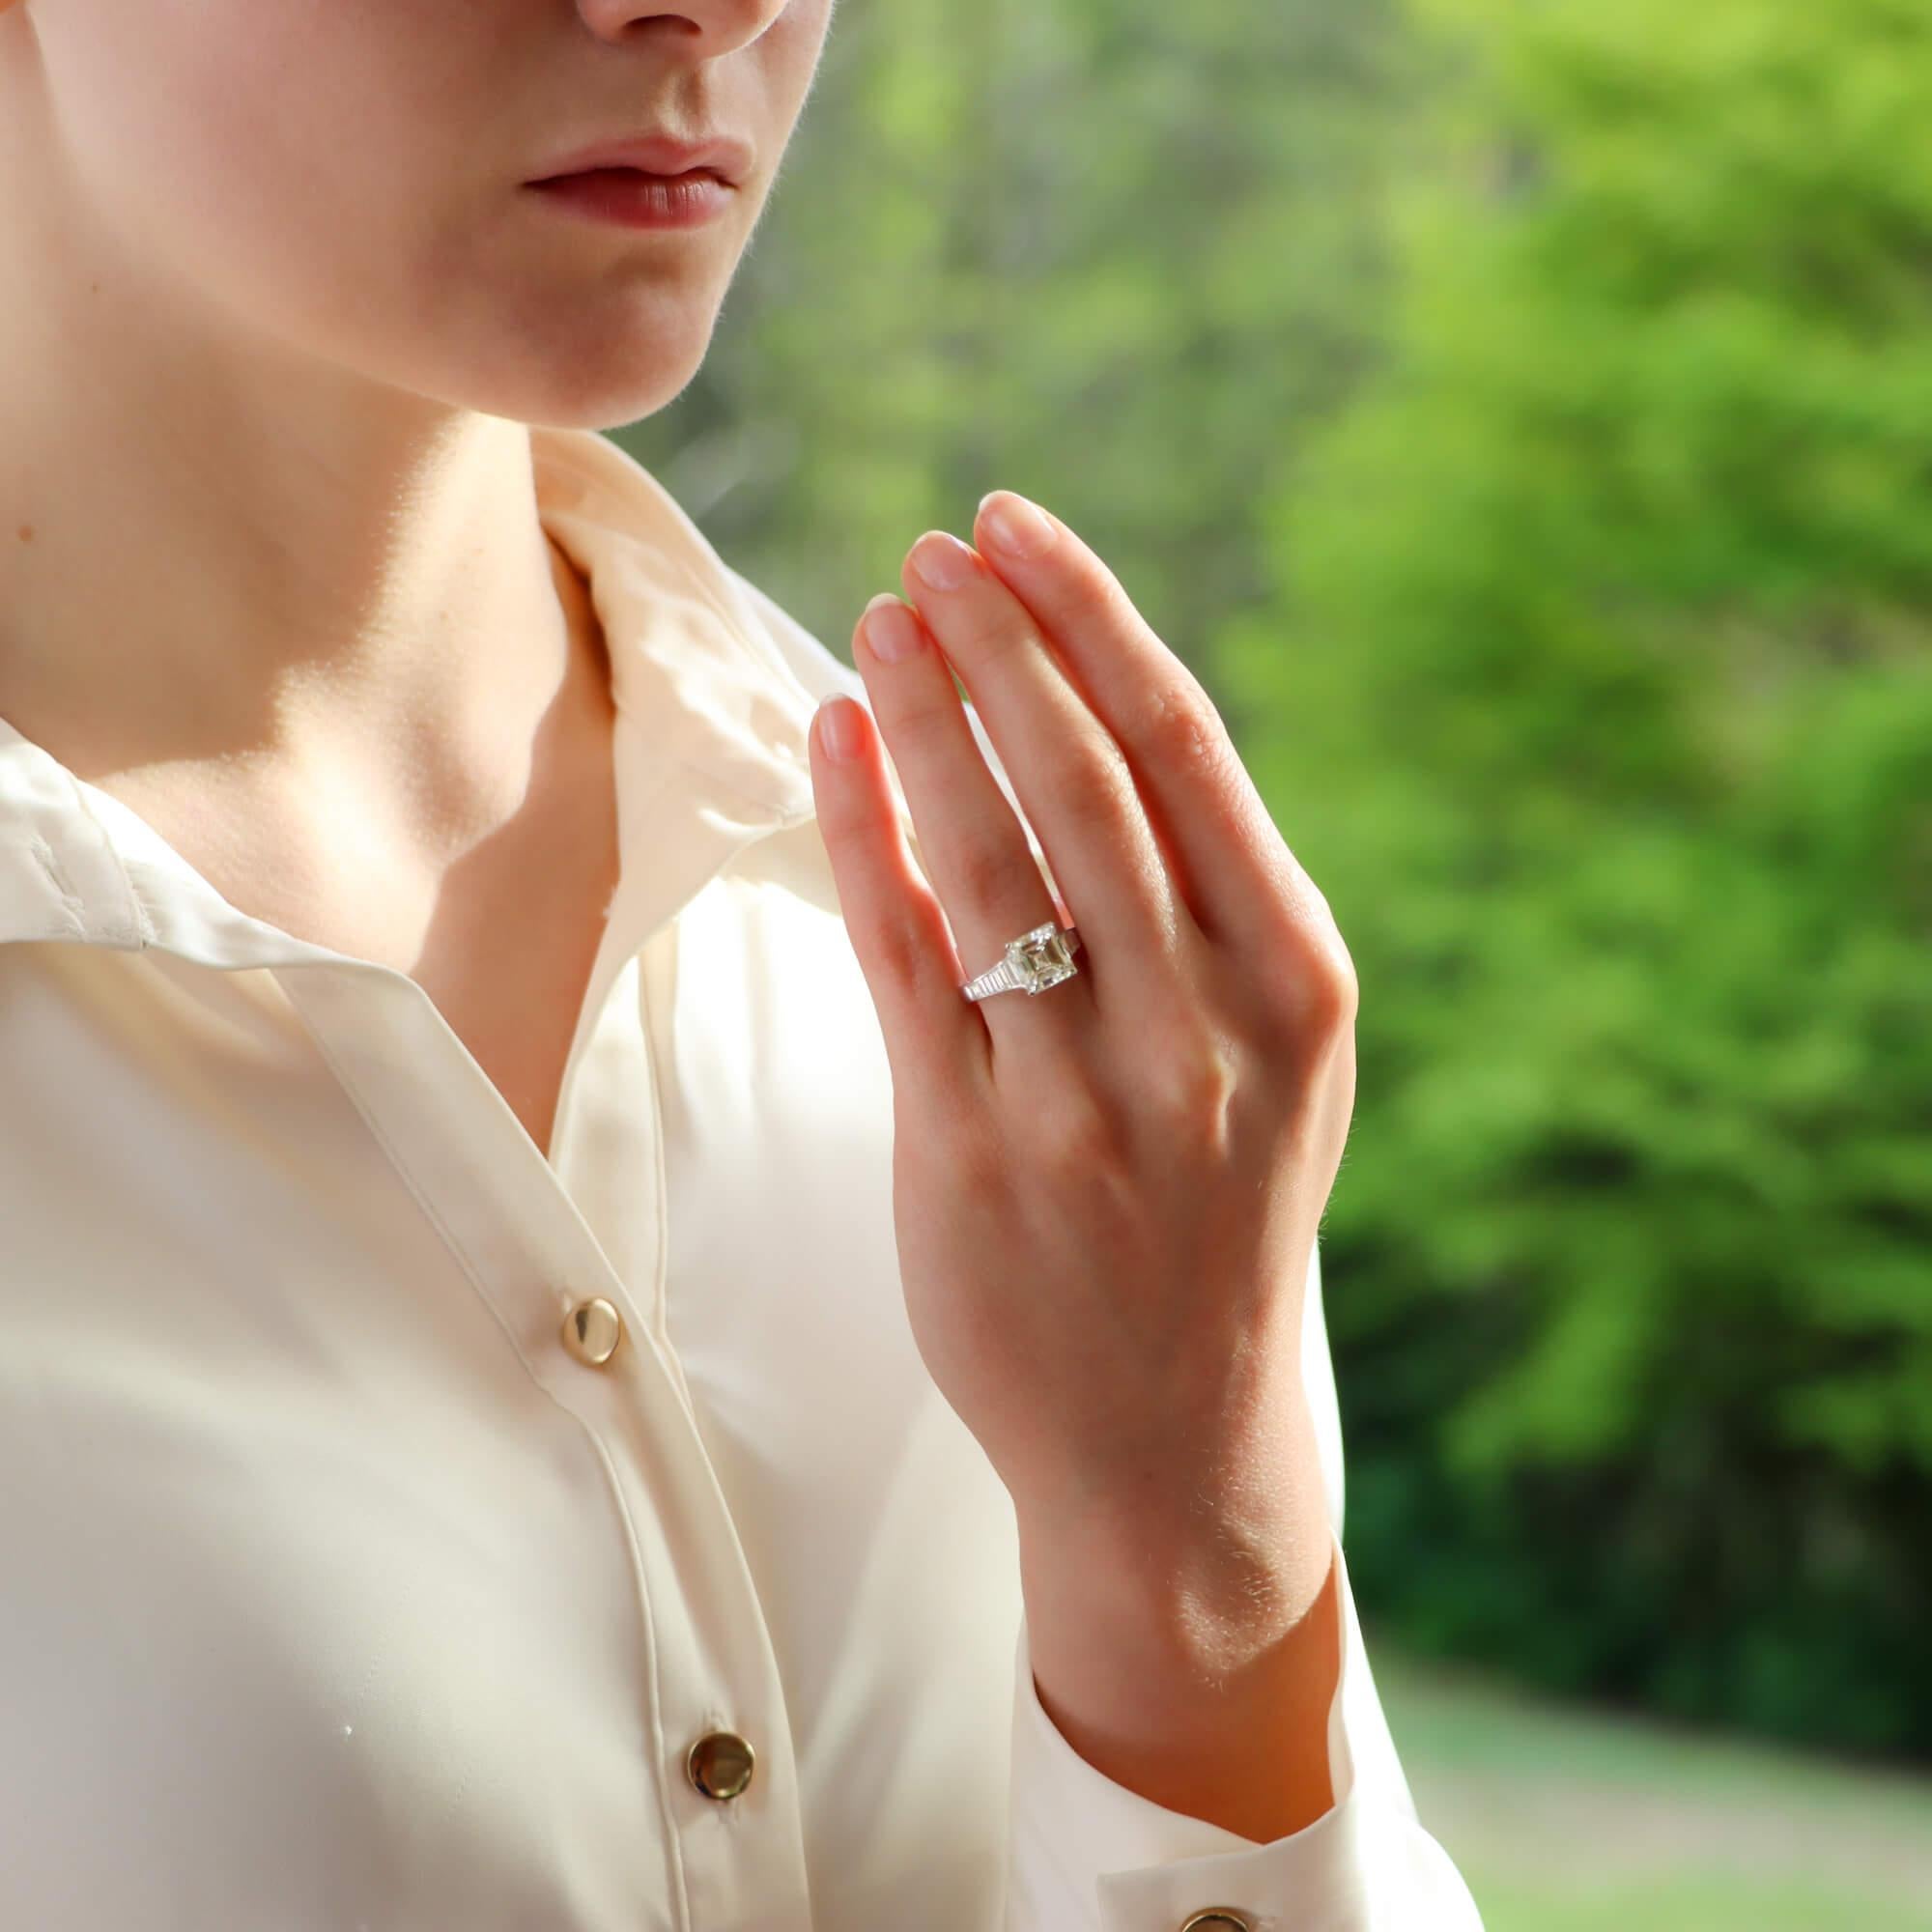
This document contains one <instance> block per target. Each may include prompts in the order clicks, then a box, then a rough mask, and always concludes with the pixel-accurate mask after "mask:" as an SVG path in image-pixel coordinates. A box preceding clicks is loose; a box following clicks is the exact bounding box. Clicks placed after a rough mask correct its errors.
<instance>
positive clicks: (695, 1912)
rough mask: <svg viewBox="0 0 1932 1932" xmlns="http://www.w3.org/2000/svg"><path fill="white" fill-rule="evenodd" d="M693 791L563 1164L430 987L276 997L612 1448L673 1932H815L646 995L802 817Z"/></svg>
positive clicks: (695, 776) (313, 962) (614, 942)
mask: <svg viewBox="0 0 1932 1932" xmlns="http://www.w3.org/2000/svg"><path fill="white" fill-rule="evenodd" d="M673 776H676V777H678V778H679V779H680V780H681V781H682V782H681V783H679V784H678V785H676V786H673V785H671V784H670V783H669V782H668V780H669V779H670V778H671V777H673ZM665 777H666V780H667V782H664V783H662V784H660V785H659V786H656V787H654V788H653V790H652V794H651V797H650V799H649V800H648V801H645V802H639V804H637V805H635V806H634V807H632V808H631V810H633V811H642V810H651V811H654V812H655V813H656V816H655V818H654V820H653V824H652V830H651V836H650V842H649V843H648V844H646V843H644V842H643V840H642V839H641V838H637V837H633V838H632V839H631V841H630V843H628V844H627V848H626V852H627V857H626V867H625V883H624V885H623V887H622V888H621V889H620V892H619V895H618V898H617V900H616V902H615V903H614V904H613V907H612V909H611V920H610V922H609V923H608V925H607V930H606V935H605V940H604V943H603V945H602V946H601V947H600V950H599V955H598V960H597V962H596V964H595V966H594V967H593V971H592V978H591V983H590V986H589V988H588V990H587V993H586V1005H585V1009H584V1011H583V1014H582V1018H581V1021H580V1025H579V1028H578V1031H577V1036H576V1037H575V1040H574V1042H573V1045H572V1049H571V1054H570V1059H569V1062H568V1065H567V1067H566V1073H565V1078H564V1082H563V1086H562V1090H561V1093H560V1095H559V1104H558V1114H557V1128H556V1132H555V1134H554V1154H555V1164H554V1165H553V1164H552V1162H551V1161H548V1160H546V1159H545V1158H544V1155H543V1153H542V1151H540V1150H539V1149H538V1148H537V1147H536V1146H535V1144H534V1143H533V1142H532V1141H531V1139H530V1137H529V1135H528V1134H527V1133H526V1131H525V1129H524V1127H523V1124H522V1122H520V1121H519V1120H518V1118H517V1116H516V1114H515V1113H514V1111H513V1110H512V1109H511V1108H510V1106H509V1105H508V1103H507V1102H506V1101H505V1100H504V1099H503V1098H502V1096H501V1094H499V1093H498V1092H497V1089H496V1087H495V1085H494V1084H493V1083H492V1082H491V1080H490V1079H489V1076H488V1075H487V1074H486V1073H485V1072H484V1071H483V1069H482V1068H481V1066H480V1065H478V1064H477V1062H476V1061H475V1059H474V1058H473V1057H472V1056H471V1054H470V1053H469V1049H468V1047H467V1046H466V1045H465V1044H464V1042H463V1041H462V1039H461V1038H460V1037H459V1036H458V1035H457V1034H456V1032H455V1031H454V1030H453V1029H452V1028H451V1027H450V1026H449V1025H448V1023H447V1022H446V1021H445V1020H444V1018H443V1017H442V1015H441V1013H440V1011H439V1010H438V1009H437V1008H436V1005H435V1003H434V1002H433V1001H432V1000H431V999H430V997H429V996H428V994H427V993H426V992H425V991H424V990H423V989H422V987H421V986H420V985H418V984H417V983H416V982H415V981H414V980H412V979H410V978H409V977H408V976H407V975H404V974H402V973H398V972H395V971H393V970H391V969H389V968H386V967H383V966H379V965H376V964H374V963H373V962H361V961H351V960H347V959H345V958H343V957H341V956H340V955H333V956H330V957H325V958H316V957H314V956H313V955H312V954H311V955H310V956H309V957H307V958H306V959H303V960H300V961H298V962H294V963H290V962H284V963H282V964H280V965H278V966H277V968H276V978H277V980H278V981H279V983H280V984H281V986H282V988H283V990H284V992H285V993H286V995H287V997H288V998H289V1000H290V1002H291V1004H292V1005H293V1006H294V1007H295V1009H297V1011H298V1013H299V1015H300V1016H301V1018H302V1020H303V1023H304V1025H305V1026H306V1028H307V1030H308V1031H309V1033H310V1034H311V1036H312V1037H313V1038H314V1040H315V1041H316V1044H317V1047H318V1050H319V1051H320V1052H321V1053H322V1054H323V1056H324V1057H325V1059H326V1060H327V1062H328V1064H329V1065H330V1067H331V1068H332V1070H333V1072H334V1073H335V1075H336V1077H337V1079H338V1080H339V1081H340V1083H341V1085H342V1088H343V1090H344V1092H345V1094H347V1095H348V1096H349V1098H350V1099H351V1100H352V1101H353V1103H354V1104H355V1107H356V1108H357V1109H358V1111H359V1112H360V1113H361V1115H362V1117H363V1119H364V1120H365V1121H366V1122H367V1124H368V1126H369V1129H370V1131H371V1132H372V1133H373V1134H374V1135H375V1136H376V1138H377V1139H378V1141H379V1142H380V1144H381V1145H382V1148H383V1150H384V1153H385V1154H386V1156H387V1158H388V1159H389V1161H390V1162H391V1164H392V1165H393V1167H394V1168H395V1170H396V1172H397V1174H398V1175H399V1176H400V1177H401V1178H402V1179H403V1180H404V1182H405V1183H406V1184H407V1186H408V1187H409V1188H410V1190H411V1192H412V1195H413V1196H414V1198H415V1199H416V1201H417V1202H418V1203H419V1204H420V1206H421V1208H422V1210H423V1212H424V1213H425V1214H426V1215H427V1216H428V1217H429V1218H430V1219H431V1221H432V1222H433V1223H434V1224H435V1226H436V1228H437V1230H438V1231H439V1233H440V1236H441V1238H442V1240H443V1241H444V1242H445V1243H446V1245H447V1247H448V1249H449V1251H450V1253H451V1254H452V1255H453V1256H454V1258H455V1259H456V1261H457V1262H458V1263H459V1264H460V1265H461V1267H462V1268H463V1270H464V1272H465V1273H466V1274H467V1276H468V1277H469V1281H470V1283H471V1284H472V1286H473V1288H474V1290H475V1292H476V1293H477V1294H478V1295H479V1296H480V1297H481V1299H482V1300H483V1301H484V1302H485V1303H486V1304H487V1305H488V1306H489V1308H490V1309H491V1311H492V1312H493V1314H494V1315H495V1317H496V1319H497V1321H498V1322H499V1323H500V1325H501V1326H502V1328H503V1330H504V1332H505V1334H506V1336H507V1338H508V1340H509V1342H510V1345H511V1346H512V1347H513V1348H514V1349H515V1350H517V1353H518V1355H519V1357H520V1359H521V1360H522V1362H523V1364H524V1366H525V1368H526V1370H527V1372H528V1373H529V1375H530V1376H531V1377H532V1378H533V1379H535V1380H536V1381H537V1382H538V1383H539V1384H540V1385H541V1386H542V1387H543V1388H544V1389H545V1390H546V1392H547V1393H549V1394H550V1395H551V1396H552V1397H553V1398H554V1400H555V1401H556V1402H558V1403H559V1404H560V1405H562V1406H564V1407H565V1408H566V1409H568V1410H569V1411H571V1412H572V1413H573V1414H575V1415H577V1416H578V1417H580V1418H581V1419H582V1422H583V1424H584V1425H585V1427H586V1428H587V1429H588V1430H589V1431H590V1432H591V1435H592V1437H593V1439H594V1441H595V1443H596V1444H597V1448H598V1453H599V1456H600V1459H601V1461H602V1463H603V1466H604V1469H605V1471H606V1475H607V1478H608V1481H609V1483H610V1486H611V1492H612V1495H613V1498H614V1500H615V1502H616V1504H617V1508H618V1515H619V1519H620V1520H621V1523H622V1533H623V1534H624V1535H625V1536H626V1537H627V1538H628V1540H629V1544H630V1551H631V1556H632V1566H633V1573H634V1576H635V1577H636V1583H637V1599H638V1615H639V1629H640V1635H641V1638H642V1641H643V1644H644V1646H645V1648H646V1652H647V1659H646V1662H647V1668H646V1672H645V1677H646V1681H647V1682H648V1684H649V1687H650V1688H649V1695H650V1698H651V1700H652V1702H653V1705H654V1709H653V1710H652V1711H650V1712H649V1713H646V1714H645V1716H646V1719H647V1731H648V1735H649V1736H650V1737H651V1738H652V1739H653V1740H654V1741H655V1747H656V1751H657V1758H658V1762H657V1765H656V1767H655V1771H656V1775H657V1780H658V1786H659V1789H660V1791H661V1793H662V1795H663V1813H664V1819H663V1827H664V1830H665V1832H666V1833H667V1837H668V1844H667V1853H668V1859H667V1866H668V1870H669V1872H670V1874H671V1877H672V1883H673V1886H674V1888H675V1891H676V1896H675V1898H674V1899H672V1900H670V1901H667V1902H666V1908H667V1912H668V1917H667V1918H666V1920H665V1922H666V1923H668V1924H675V1925H677V1926H678V1927H679V1928H681V1932H683V1928H693V1932H695V1928H699V1927H707V1926H715V1925H726V1924H729V1925H748V1926H749V1925H756V1926H759V1927H760V1928H768V1932H810V1909H809V1902H808V1890H807V1868H806V1858H805V1847H804V1834H803V1813H802V1805H801V1798H800V1791H799V1784H798V1768H797V1763H796V1757H795V1753H794V1748H793V1742H792V1737H791V1732H790V1726H789V1721H788V1718H787V1713H786V1709H785V1701H784V1692H783V1686H782V1683H781V1677H780V1673H779V1667H778V1662H777V1656H776V1653H775V1651H774V1648H773V1645H772V1641H771V1636H770V1632H769V1630H768V1628H767V1625H766V1623H765V1619H764V1616H763V1612H762V1609H761V1607H760V1605H759V1602H758V1598H757V1594H756V1589H755V1585H754V1582H753V1576H752V1572H751V1569H750V1566H749V1564H748V1562H747V1559H746V1554H745V1550H744V1548H743V1545H742V1543H741V1541H740V1539H739V1536H738V1534H737V1531H736V1528H735V1526H734V1524H733V1521H732V1518H731V1513H730V1509H729V1506H728V1503H727V1500H726V1498H725V1493H724V1492H723V1489H722V1487H721V1485H720V1482H719V1480H718V1476H717V1473H716V1470H715V1467H714V1465H713V1463H712V1462H711V1460H710V1457H709V1456H708V1454H707V1452H706V1450H705V1448H704V1445H703V1442H702V1439H701V1437H700V1435H699V1433H698V1429H697V1424H696V1417H695V1415H694V1413H693V1410H692V1407H691V1401H690V1396H689V1392H688V1390H687V1388H686V1386H685V1382H684V1378H683V1377H682V1375H681V1374H680V1372H679V1370H678V1366H677V1363H676V1359H675V1356H674V1354H673V1352H672V1350H671V1349H670V1347H669V1342H668V1335H667V1333H666V1328H665V1321H664V1307H665V1299H666V1287H665V1282H664V1278H663V1277H664V1266H665V1257H666V1255H667V1252H668V1243H667V1240H666V1236H665V1229H666V1215H667V1208H668V1204H667V1202H666V1200H665V1197H664V1179H663V1177H664V1164H663V1160H662V1158H661V1148H660V1146H659V1133H660V1126H661V1122H660V1115H659V1109H658V1102H657V1092H658V1089H657V1081H656V1078H655V1072H654V1069H653V1067H652V1065H651V1052H652V1049H651V1044H650V1039H649V1029H648V1027H647V1025H646V1024H645V1021H644V1016H643V1014H642V1012H641V1010H640V1006H639V986H640V983H641V980H642V977H643V969H642V963H641V955H642V952H643V951H644V948H645V946H646V945H647V944H648V942H649V939H650V938H651V936H652V935H653V934H655V936H656V937H657V938H658V939H659V940H668V939H669V937H670V927H669V921H668V916H667V914H666V912H665V909H666V908H668V907H675V906H677V905H679V904H682V903H683V902H684V901H685V900H686V899H688V898H689V897H690V896H691V895H693V894H694V893H695V892H696V890H697V889H698V888H699V887H700V886H701V885H702V884H703V883H704V882H705V881H706V880H708V879H709V878H711V877H712V876H714V875H715V874H716V873H717V872H719V871H720V870H722V869H723V867H725V865H726V864H728V863H729V861H730V860H731V858H732V857H733V856H734V855H735V854H736V853H737V852H739V851H740V850H742V849H743V848H744V847H745V846H746V845H747V844H749V843H751V842H752V841H753V839H755V838H760V837H762V836H764V835H765V834H766V833H768V832H770V831H773V830H777V829H780V828H781V826H782V825H784V824H787V823H791V822H795V813H794V814H793V816H792V817H785V816H782V815H781V814H778V813H776V812H774V811H773V810H767V809H764V808H760V807H758V806H756V805H755V804H752V803H749V802H747V801H745V800H744V799H742V798H740V797H738V796H737V795H736V794H734V793H733V792H732V791H731V789H730V788H729V787H728V786H719V785H717V784H715V783H714V782H713V781H707V780H706V779H705V777H704V775H703V774H701V773H696V772H682V773H679V774H675V775H673V774H666V775H665ZM672 799H675V800H676V801H677V804H676V807H675V810H676V812H677V819H676V823H675V825H674V826H671V825H668V824H667V822H666V819H665V810H666V808H667V806H668V802H669V801H670V800H672ZM600 1227H601V1228H602V1229H604V1230H605V1231H606V1232H607V1233H609V1234H610V1236H611V1247H610V1248H608V1249H607V1247H606V1245H605V1242H604V1241H603V1240H602V1239H600V1237H599V1232H598V1230H599V1228H600Z"/></svg>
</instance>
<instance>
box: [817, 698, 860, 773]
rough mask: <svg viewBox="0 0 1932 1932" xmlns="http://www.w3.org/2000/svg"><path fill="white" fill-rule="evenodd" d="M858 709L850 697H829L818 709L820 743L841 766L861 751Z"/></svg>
mask: <svg viewBox="0 0 1932 1932" xmlns="http://www.w3.org/2000/svg"><path fill="white" fill-rule="evenodd" d="M858 709H859V707H858V705H856V704H855V703H854V702H853V701H852V700H851V699H850V698H849V697H828V698H827V699H826V700H825V702H824V703H823V704H821V705H820V706H819V707H818V742H819V743H820V744H821V745H823V746H824V747H825V750H826V753H827V755H828V756H830V757H833V758H836V759H838V762H839V763H840V764H843V763H844V762H845V760H846V759H847V758H849V757H851V756H853V755H854V753H857V751H858V749H859V720H858V716H857V713H858Z"/></svg>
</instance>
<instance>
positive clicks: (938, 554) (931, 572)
mask: <svg viewBox="0 0 1932 1932" xmlns="http://www.w3.org/2000/svg"><path fill="white" fill-rule="evenodd" d="M912 567H913V568H914V569H915V570H916V571H918V572H919V574H920V576H922V577H923V578H924V579H925V581H926V582H928V583H929V584H931V585H932V587H933V588H934V589H935V590H957V589H958V588H959V586H960V585H961V584H962V583H964V582H966V580H967V579H968V578H969V577H971V576H972V575H973V553H972V552H971V551H970V550H969V549H968V548H967V547H966V546H965V545H964V544H963V543H961V542H960V541H959V539H958V538H957V537H955V536H954V535H953V534H952V531H951V530H935V531H934V532H933V533H932V534H931V535H930V536H924V537H921V538H920V540H919V542H918V543H916V544H915V545H914V546H913V552H912Z"/></svg>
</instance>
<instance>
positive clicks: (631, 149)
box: [531, 134, 752, 187]
mask: <svg viewBox="0 0 1932 1932" xmlns="http://www.w3.org/2000/svg"><path fill="white" fill-rule="evenodd" d="M586 168H640V169H642V170H643V172H644V173H645V174H652V175H682V174H689V173H690V172H691V171H692V170H693V169H694V168H704V169H707V170H708V171H709V172H710V173H712V174H715V175H716V176H718V178H719V179H720V180H721V181H724V182H727V183H729V184H730V185H732V186H733V187H735V186H737V185H738V184H739V182H741V181H742V180H743V179H744V178H745V176H747V175H748V174H750V173H751V171H752V150H751V148H750V147H749V146H748V145H747V144H746V143H745V142H743V141H740V140H736V139H734V138H733V137H732V136H731V135H729V134H709V135H706V136H704V137H703V138H702V139H700V140H694V141H681V140H677V139H675V138H674V137H672V136H671V135H668V134H634V135H631V136H629V137H627V138H625V139H622V140H616V141H600V142H598V143H597V144H596V146H594V147H590V148H580V149H579V150H578V151H577V152H576V153H575V154H573V155H564V156H560V157H559V158H558V159H556V160H554V161H553V162H552V163H551V164H550V166H549V167H547V168H546V169H545V170H544V172H543V173H542V174H540V175H535V176H532V177H531V179H532V180H533V181H554V179H555V178H556V177H557V176H558V175H576V174H582V173H583V171H584V170H585V169H586Z"/></svg>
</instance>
